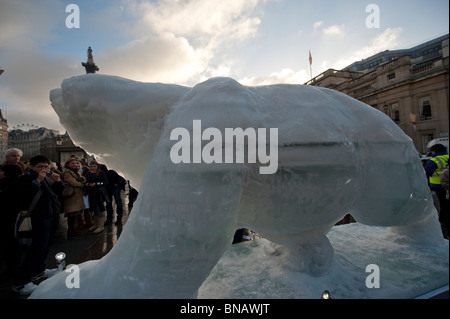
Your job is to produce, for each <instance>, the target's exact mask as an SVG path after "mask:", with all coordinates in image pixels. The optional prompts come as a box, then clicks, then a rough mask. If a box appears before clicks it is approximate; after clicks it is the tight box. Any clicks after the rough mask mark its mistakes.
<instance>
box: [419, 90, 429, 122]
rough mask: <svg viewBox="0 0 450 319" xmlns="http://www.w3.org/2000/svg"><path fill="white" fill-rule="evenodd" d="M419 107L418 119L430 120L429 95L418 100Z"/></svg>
mask: <svg viewBox="0 0 450 319" xmlns="http://www.w3.org/2000/svg"><path fill="white" fill-rule="evenodd" d="M419 107H420V119H421V120H430V119H431V102H430V97H429V96H427V97H423V98H421V99H420V100H419Z"/></svg>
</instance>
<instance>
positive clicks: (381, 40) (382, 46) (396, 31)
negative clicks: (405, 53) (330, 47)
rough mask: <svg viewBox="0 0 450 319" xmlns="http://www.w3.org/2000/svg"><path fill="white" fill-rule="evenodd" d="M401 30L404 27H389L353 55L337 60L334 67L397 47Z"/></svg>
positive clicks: (347, 64)
mask: <svg viewBox="0 0 450 319" xmlns="http://www.w3.org/2000/svg"><path fill="white" fill-rule="evenodd" d="M401 32H402V28H400V27H398V28H387V29H386V30H384V31H383V32H382V33H381V34H379V35H377V36H376V37H375V38H373V39H372V40H371V42H370V44H369V45H368V46H365V47H362V48H361V49H359V50H357V51H355V52H354V53H353V55H349V56H346V57H345V58H343V59H341V60H339V61H337V62H336V63H335V66H334V68H335V69H342V68H345V67H347V66H349V65H350V64H352V63H353V62H355V61H360V60H362V59H365V58H368V57H370V56H372V55H374V54H377V53H379V52H382V51H385V50H393V49H395V48H396V47H397V46H398V45H399V44H400V41H399V37H400V33H401Z"/></svg>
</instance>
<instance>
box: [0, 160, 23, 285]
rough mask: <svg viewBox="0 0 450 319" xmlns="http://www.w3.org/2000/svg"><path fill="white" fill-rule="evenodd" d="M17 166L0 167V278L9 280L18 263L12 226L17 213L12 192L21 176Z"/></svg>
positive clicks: (17, 249)
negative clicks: (16, 180) (18, 177)
mask: <svg viewBox="0 0 450 319" xmlns="http://www.w3.org/2000/svg"><path fill="white" fill-rule="evenodd" d="M22 173H23V172H22V168H21V167H20V166H19V165H17V164H5V165H1V166H0V207H1V212H2V213H1V216H0V217H1V223H0V267H1V275H0V278H1V279H2V281H3V280H9V279H10V278H12V275H13V273H14V270H15V269H16V267H17V264H18V262H19V254H18V252H19V243H18V242H17V239H16V238H15V236H14V224H15V221H16V218H17V215H18V213H19V199H18V196H17V193H16V192H15V191H14V188H13V187H14V182H15V179H16V177H17V176H20V175H22Z"/></svg>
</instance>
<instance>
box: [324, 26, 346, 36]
mask: <svg viewBox="0 0 450 319" xmlns="http://www.w3.org/2000/svg"><path fill="white" fill-rule="evenodd" d="M323 34H324V35H326V36H328V35H331V36H336V35H342V34H344V25H337V24H335V25H332V26H329V27H327V28H323Z"/></svg>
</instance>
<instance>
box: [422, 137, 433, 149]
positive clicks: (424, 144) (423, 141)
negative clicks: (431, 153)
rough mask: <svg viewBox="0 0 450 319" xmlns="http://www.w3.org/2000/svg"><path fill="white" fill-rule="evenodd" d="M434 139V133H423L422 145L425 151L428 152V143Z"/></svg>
mask: <svg viewBox="0 0 450 319" xmlns="http://www.w3.org/2000/svg"><path fill="white" fill-rule="evenodd" d="M432 140H433V134H423V135H422V147H423V151H424V152H425V153H426V152H428V147H427V145H428V143H429V142H430V141H432Z"/></svg>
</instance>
